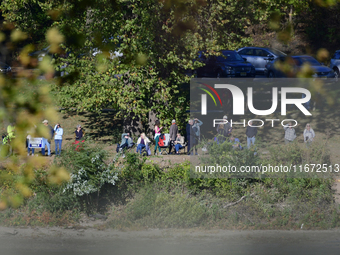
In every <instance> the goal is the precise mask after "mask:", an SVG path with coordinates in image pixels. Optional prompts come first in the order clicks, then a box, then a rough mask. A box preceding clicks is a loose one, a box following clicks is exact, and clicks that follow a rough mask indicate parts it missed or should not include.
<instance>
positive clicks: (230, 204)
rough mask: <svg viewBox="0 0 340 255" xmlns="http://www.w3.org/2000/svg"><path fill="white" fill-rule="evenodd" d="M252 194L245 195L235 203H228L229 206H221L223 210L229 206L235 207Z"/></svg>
mask: <svg viewBox="0 0 340 255" xmlns="http://www.w3.org/2000/svg"><path fill="white" fill-rule="evenodd" d="M253 195H254V193H251V194H250V195H245V196H243V197H241V198H240V200H237V201H236V202H232V203H229V204H226V205H225V206H223V208H227V207H230V206H233V205H236V204H238V203H240V202H241V201H242V200H243V199H244V198H246V197H248V196H250V197H251V196H253Z"/></svg>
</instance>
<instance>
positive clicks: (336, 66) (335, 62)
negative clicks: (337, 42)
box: [329, 50, 340, 78]
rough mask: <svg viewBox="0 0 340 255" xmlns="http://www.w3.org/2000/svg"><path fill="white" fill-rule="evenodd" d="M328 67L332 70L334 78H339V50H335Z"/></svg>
mask: <svg viewBox="0 0 340 255" xmlns="http://www.w3.org/2000/svg"><path fill="white" fill-rule="evenodd" d="M329 67H330V68H331V69H333V70H334V72H335V76H336V77H337V78H340V71H339V70H340V50H337V51H336V52H335V53H334V55H333V57H332V59H331V64H330V66H329Z"/></svg>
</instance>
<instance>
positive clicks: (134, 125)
mask: <svg viewBox="0 0 340 255" xmlns="http://www.w3.org/2000/svg"><path fill="white" fill-rule="evenodd" d="M133 117H135V118H133ZM123 129H124V130H122V133H130V135H131V136H133V137H134V138H136V137H138V136H139V135H140V134H141V133H143V132H144V128H143V125H142V122H141V120H140V118H139V117H137V116H136V115H134V114H130V116H129V117H126V118H124V120H123Z"/></svg>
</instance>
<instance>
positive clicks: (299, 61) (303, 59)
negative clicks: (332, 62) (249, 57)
mask: <svg viewBox="0 0 340 255" xmlns="http://www.w3.org/2000/svg"><path fill="white" fill-rule="evenodd" d="M279 61H281V62H282V63H285V64H288V65H289V66H290V67H291V68H289V70H287V71H286V72H282V70H279V69H278V68H277V64H279V63H277V62H279ZM304 64H309V65H310V67H311V69H312V70H313V73H312V74H311V78H312V77H313V78H329V79H330V78H335V72H334V71H333V70H332V69H330V68H329V67H327V66H325V65H323V64H321V63H320V62H319V61H317V60H316V59H315V58H313V57H311V56H308V55H301V56H290V57H280V58H277V59H275V60H273V61H271V62H269V63H268V64H267V65H266V70H265V74H266V75H267V77H271V78H274V77H275V78H276V77H291V78H295V77H296V75H297V73H298V72H299V71H300V69H301V67H302V66H303V65H304Z"/></svg>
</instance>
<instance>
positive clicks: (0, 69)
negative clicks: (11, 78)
mask: <svg viewBox="0 0 340 255" xmlns="http://www.w3.org/2000/svg"><path fill="white" fill-rule="evenodd" d="M11 72H12V68H11V67H10V66H9V65H7V64H5V63H3V62H0V73H2V74H9V73H11Z"/></svg>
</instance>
